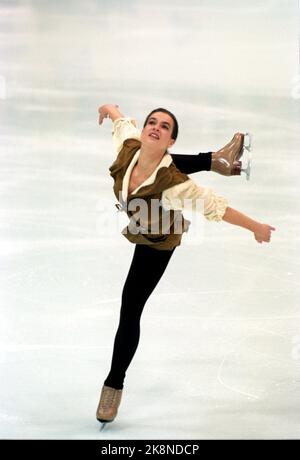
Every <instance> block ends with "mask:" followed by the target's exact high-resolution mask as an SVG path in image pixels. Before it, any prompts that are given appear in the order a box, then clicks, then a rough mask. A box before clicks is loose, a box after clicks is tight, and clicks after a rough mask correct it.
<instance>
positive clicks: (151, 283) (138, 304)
mask: <svg viewBox="0 0 300 460" xmlns="http://www.w3.org/2000/svg"><path fill="white" fill-rule="evenodd" d="M173 252H174V249H173V250H170V251H168V250H157V249H154V248H151V247H149V246H146V245H136V247H135V251H134V255H133V259H132V263H131V266H130V269H129V273H128V276H127V279H126V281H125V285H124V288H123V293H122V305H121V311H120V320H119V326H118V330H117V333H116V336H115V341H114V349H113V356H112V363H111V369H110V372H109V374H108V376H107V378H106V379H105V381H104V386H103V388H102V393H103V394H102V396H101V399H100V403H99V406H98V409H97V419H98V420H100V421H112V420H113V419H114V418H115V416H116V414H117V409H118V405H119V403H120V400H121V390H122V389H123V383H124V379H125V374H126V370H127V368H128V367H129V364H130V362H131V360H132V358H133V356H134V354H135V351H136V349H137V346H138V343H139V338H140V318H141V315H142V312H143V308H144V305H145V303H146V301H147V299H148V298H149V296H150V295H151V293H152V292H153V290H154V289H155V287H156V286H157V284H158V282H159V280H160V279H161V277H162V275H163V273H164V271H165V269H166V267H167V265H168V263H169V261H170V259H171V256H172V254H173ZM107 399H109V400H110V401H109V402H110V404H109V403H108V402H107Z"/></svg>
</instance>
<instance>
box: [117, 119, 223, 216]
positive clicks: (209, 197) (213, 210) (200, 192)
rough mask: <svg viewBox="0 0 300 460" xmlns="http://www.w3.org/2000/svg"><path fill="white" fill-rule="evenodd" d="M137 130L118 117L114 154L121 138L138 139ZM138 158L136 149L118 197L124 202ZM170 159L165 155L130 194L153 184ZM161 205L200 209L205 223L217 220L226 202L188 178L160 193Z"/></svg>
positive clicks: (138, 153)
mask: <svg viewBox="0 0 300 460" xmlns="http://www.w3.org/2000/svg"><path fill="white" fill-rule="evenodd" d="M140 134H141V133H140V131H139V130H138V129H137V127H136V122H135V120H134V119H132V118H127V117H126V118H125V117H124V118H123V117H122V118H118V119H117V120H115V121H114V123H113V129H112V135H113V143H114V146H115V150H116V153H117V154H118V153H119V152H120V150H121V149H122V147H123V142H124V141H125V139H132V138H133V139H138V140H140ZM139 155H140V150H138V151H137V152H136V154H135V155H134V157H133V158H132V160H131V162H130V165H129V166H128V168H127V171H126V173H125V176H124V178H123V184H122V198H123V200H124V201H126V199H127V196H128V187H129V180H130V175H131V171H132V170H133V167H134V165H135V164H136V163H137V161H138V158H139ZM172 161H173V160H172V157H171V155H170V154H168V153H166V154H165V155H164V156H163V158H162V160H161V162H160V163H159V165H158V166H157V167H156V169H155V170H154V171H153V173H152V174H151V176H150V177H148V179H146V180H145V181H144V182H143V183H142V184H141V185H139V186H138V187H137V188H136V189H135V190H134V191H133V192H132V194H133V195H134V194H135V193H137V192H138V190H139V189H140V188H141V187H144V186H146V185H150V184H153V182H154V181H155V177H156V174H157V171H158V170H159V169H160V168H162V167H164V166H166V167H168V166H170V164H171V163H172ZM197 200H202V203H203V206H200V207H199V202H198V206H197ZM161 201H162V206H163V207H164V209H166V210H170V209H174V210H183V209H185V207H186V206H187V205H188V206H189V209H191V208H192V209H193V210H196V209H198V210H200V209H203V213H204V216H205V217H206V219H208V220H215V221H220V220H222V217H223V215H224V214H225V210H226V207H227V206H228V203H227V200H226V199H225V198H223V197H222V196H219V195H217V194H216V193H215V192H214V191H213V190H212V189H210V188H206V187H202V186H200V185H198V184H196V183H195V182H194V181H193V180H192V179H188V180H187V181H185V182H183V183H182V184H179V185H175V186H173V187H170V188H168V189H166V190H164V191H163V193H162V200H161Z"/></svg>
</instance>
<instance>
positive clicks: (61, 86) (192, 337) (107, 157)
mask: <svg viewBox="0 0 300 460" xmlns="http://www.w3.org/2000/svg"><path fill="white" fill-rule="evenodd" d="M299 17H300V16H299V2H298V0H265V1H264V2H261V1H258V0H253V1H252V2H248V1H245V0H243V1H239V2H236V1H232V0H222V1H221V0H210V1H208V0H197V1H196V0H188V1H184V2H183V1H182V0H173V1H172V2H170V1H167V0H161V1H156V0H154V1H151V2H148V1H145V0H139V1H137V0H136V1H135V0H128V1H126V2H124V1H122V0H109V1H108V0H86V1H85V2H81V1H76V0H73V1H71V0H66V1H64V2H59V1H57V0H54V1H49V0H48V1H46V0H39V1H37V0H19V1H14V0H10V1H4V0H0V217H1V218H0V260H1V266H0V270H1V271H0V286H1V299H0V302H1V304H0V308H1V311H0V314H1V321H0V350H1V351H0V388H1V395H2V396H1V398H0V437H1V438H68V439H70V438H72V439H73V438H74V439H75V438H95V439H102V438H104V439H105V438H108V439H113V438H115V439H138V438H141V439H147V438H152V439H160V438H161V439H166V438H167V439H172V438H174V439H202V438H278V437H280V438H282V437H284V438H295V437H297V436H299V427H298V415H297V414H298V413H299V404H300V400H299V397H300V393H299V374H300V372H299V370H300V324H299V316H300V315H299V230H300V228H299V227H300V225H299V224H300V218H299V192H300V187H299V174H300V161H299V147H300V130H299V122H300V109H299V107H300V63H299V56H300V52H299V30H300V29H299ZM104 103H115V104H118V105H119V106H120V110H121V111H122V112H123V113H124V114H125V115H128V116H131V117H135V118H136V120H137V122H138V125H139V126H140V127H141V126H142V123H143V121H144V119H145V117H146V115H147V114H148V113H149V112H150V111H151V110H152V109H153V108H155V107H159V106H162V107H166V108H168V109H169V110H171V111H173V112H174V113H175V115H176V116H177V118H178V121H179V137H178V140H177V142H176V144H175V146H174V148H173V149H172V152H174V153H190V154H196V153H198V152H200V151H202V152H203V151H209V150H210V151H214V150H217V149H219V148H221V147H222V146H223V145H225V144H226V143H227V142H229V140H230V139H231V138H232V136H233V134H234V133H235V132H237V131H242V132H247V131H250V132H252V133H253V136H254V137H253V168H252V174H251V179H250V181H246V179H245V176H244V175H243V176H242V177H231V178H230V177H223V176H220V175H217V174H214V173H211V172H202V173H197V174H195V175H193V176H192V178H193V179H194V180H195V181H197V182H198V183H200V184H201V185H204V186H207V187H211V188H213V189H214V190H216V191H217V192H218V193H219V194H221V195H223V196H226V198H227V199H228V201H229V204H230V205H231V206H232V207H234V208H237V209H239V210H240V211H242V212H245V213H246V214H248V215H250V216H251V217H253V218H255V219H257V220H261V221H263V222H266V223H269V224H271V225H273V226H275V227H276V232H275V233H274V234H273V240H272V242H271V243H270V244H267V245H258V244H257V243H256V242H255V240H254V238H253V236H252V235H251V234H249V233H247V232H246V231H245V230H242V229H240V228H237V227H233V226H229V225H228V224H226V223H224V222H222V223H218V224H216V223H211V222H206V221H205V222H203V224H202V226H201V232H200V233H201V234H199V235H198V237H197V234H196V235H195V234H192V235H185V237H184V240H183V243H182V246H181V247H180V248H178V249H177V250H176V252H175V254H174V257H173V260H172V263H171V264H170V266H169V267H168V270H167V272H166V274H165V275H164V278H163V279H162V280H161V282H160V284H159V286H158V287H157V289H156V291H155V292H154V294H153V295H152V296H151V298H150V299H149V301H148V303H147V305H146V307H145V311H144V314H143V317H142V334H141V341H140V345H139V348H138V351H137V353H136V355H135V357H134V360H133V362H132V364H131V366H130V368H129V370H128V372H127V382H126V395H124V400H123V402H122V405H121V408H120V411H119V416H118V419H116V421H115V422H114V423H113V424H112V425H111V426H108V427H106V430H105V431H103V432H101V433H99V426H98V422H97V421H96V420H95V415H94V414H95V411H96V406H97V403H98V398H99V395H100V389H101V386H102V382H103V380H104V378H105V377H106V375H107V373H108V371H109V366H110V360H111V353H112V346H113V339H114V335H115V332H116V328H117V321H118V315H119V308H120V296H121V290H122V286H123V283H124V281H125V278H126V275H127V271H128V269H129V265H130V260H131V257H132V253H133V249H134V247H133V245H130V244H129V243H128V242H127V240H126V239H125V238H124V237H123V236H122V235H120V229H121V228H122V224H123V221H122V219H123V217H121V218H120V217H119V216H117V214H116V210H115V207H114V203H115V199H114V196H113V193H112V179H111V178H110V176H109V172H108V168H109V166H110V165H111V163H112V162H113V160H114V151H113V147H112V142H111V123H110V122H109V121H108V120H105V122H104V124H103V125H102V126H101V127H99V126H98V112H97V111H98V107H99V106H100V105H102V104H104ZM120 220H121V222H120ZM125 224H126V219H125V221H124V225H125ZM191 254H192V255H193V257H191ZM153 331H155V332H156V334H155V344H154V343H153ZM157 419H159V423H157V422H156V420H157Z"/></svg>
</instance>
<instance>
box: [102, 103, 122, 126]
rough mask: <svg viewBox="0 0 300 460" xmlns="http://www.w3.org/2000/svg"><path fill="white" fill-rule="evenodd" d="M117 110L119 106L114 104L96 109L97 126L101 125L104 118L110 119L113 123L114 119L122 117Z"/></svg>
mask: <svg viewBox="0 0 300 460" xmlns="http://www.w3.org/2000/svg"><path fill="white" fill-rule="evenodd" d="M118 108H119V106H118V105H114V104H105V105H101V106H100V107H99V109H98V113H99V125H102V123H103V120H104V118H111V119H112V121H114V120H115V119H116V118H119V117H122V114H121V112H119V110H118Z"/></svg>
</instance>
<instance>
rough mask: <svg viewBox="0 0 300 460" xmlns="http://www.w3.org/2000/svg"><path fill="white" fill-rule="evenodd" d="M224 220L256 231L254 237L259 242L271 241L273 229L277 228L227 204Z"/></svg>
mask: <svg viewBox="0 0 300 460" xmlns="http://www.w3.org/2000/svg"><path fill="white" fill-rule="evenodd" d="M223 220H224V221H225V222H228V223H229V224H233V225H238V226H239V227H243V228H246V229H247V230H250V231H251V232H253V233H254V237H255V239H256V241H257V242H258V243H262V242H266V243H269V242H270V240H271V233H272V231H274V230H276V229H275V228H274V227H272V226H271V225H268V224H262V223H260V222H257V221H255V220H253V219H251V218H250V217H248V216H246V215H245V214H242V213H241V212H239V211H237V210H236V209H233V208H230V207H229V206H227V208H226V210H225V214H224V215H223Z"/></svg>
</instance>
